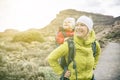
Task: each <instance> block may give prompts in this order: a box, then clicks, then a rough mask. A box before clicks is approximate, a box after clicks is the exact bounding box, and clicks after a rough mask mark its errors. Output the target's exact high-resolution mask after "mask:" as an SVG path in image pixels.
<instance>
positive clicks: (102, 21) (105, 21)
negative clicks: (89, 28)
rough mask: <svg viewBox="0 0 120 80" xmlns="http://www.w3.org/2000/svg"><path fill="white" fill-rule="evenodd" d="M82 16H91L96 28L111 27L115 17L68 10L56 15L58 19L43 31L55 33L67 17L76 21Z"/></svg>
mask: <svg viewBox="0 0 120 80" xmlns="http://www.w3.org/2000/svg"><path fill="white" fill-rule="evenodd" d="M81 15H87V16H90V17H91V18H92V19H93V21H94V26H97V25H111V24H113V23H114V18H113V16H108V15H102V14H96V13H89V12H83V11H77V10H73V9H67V10H63V11H60V12H59V14H57V15H56V18H55V19H53V20H52V21H51V23H50V24H49V25H47V26H46V27H45V28H43V29H42V30H43V31H45V32H48V33H52V32H55V31H56V30H57V28H58V27H59V26H62V23H63V20H64V19H65V18H66V17H74V18H75V19H77V18H78V17H80V16H81Z"/></svg>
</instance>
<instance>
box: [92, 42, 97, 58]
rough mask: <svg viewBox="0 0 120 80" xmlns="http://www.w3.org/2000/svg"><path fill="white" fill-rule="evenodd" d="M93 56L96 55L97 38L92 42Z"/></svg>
mask: <svg viewBox="0 0 120 80" xmlns="http://www.w3.org/2000/svg"><path fill="white" fill-rule="evenodd" d="M92 50H93V56H94V57H95V56H96V40H95V41H94V42H93V43H92Z"/></svg>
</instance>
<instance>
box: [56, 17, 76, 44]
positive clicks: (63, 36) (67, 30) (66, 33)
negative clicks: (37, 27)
mask: <svg viewBox="0 0 120 80" xmlns="http://www.w3.org/2000/svg"><path fill="white" fill-rule="evenodd" d="M74 26H75V19H74V18H71V17H68V18H66V19H65V20H64V21H63V27H59V31H58V33H57V35H56V43H57V44H58V45H60V44H62V43H63V42H64V41H65V40H67V39H68V38H69V37H72V36H73V34H74Z"/></svg>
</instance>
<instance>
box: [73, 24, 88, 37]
mask: <svg viewBox="0 0 120 80" xmlns="http://www.w3.org/2000/svg"><path fill="white" fill-rule="evenodd" d="M88 32H89V30H88V28H87V26H86V25H85V24H83V23H77V24H76V26H75V34H76V35H77V36H78V37H80V38H84V37H86V36H87V34H88Z"/></svg>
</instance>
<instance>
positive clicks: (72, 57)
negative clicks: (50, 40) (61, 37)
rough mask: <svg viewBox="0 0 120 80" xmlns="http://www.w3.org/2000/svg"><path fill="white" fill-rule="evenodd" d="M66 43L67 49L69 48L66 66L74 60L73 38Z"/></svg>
mask: <svg viewBox="0 0 120 80" xmlns="http://www.w3.org/2000/svg"><path fill="white" fill-rule="evenodd" d="M67 43H68V48H69V52H68V53H69V55H68V65H69V64H70V63H71V62H72V61H73V60H74V56H75V46H74V42H73V38H72V37H71V38H69V39H68V40H67Z"/></svg>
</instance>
